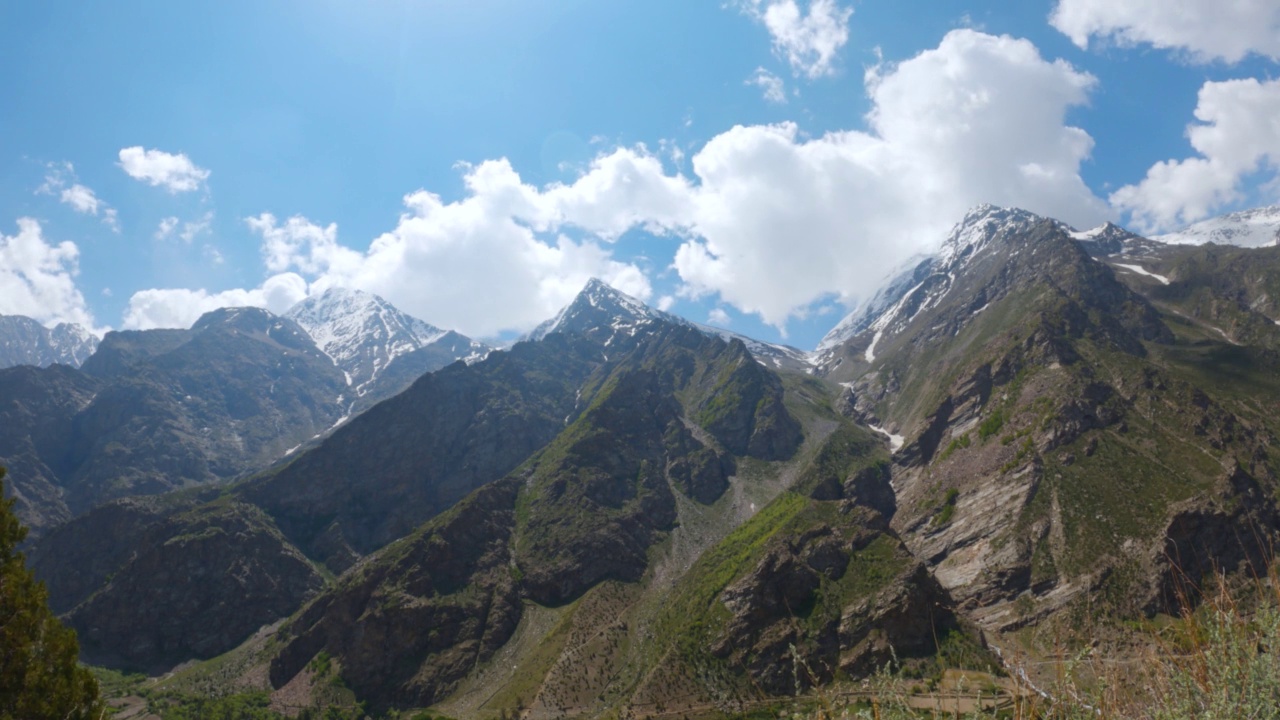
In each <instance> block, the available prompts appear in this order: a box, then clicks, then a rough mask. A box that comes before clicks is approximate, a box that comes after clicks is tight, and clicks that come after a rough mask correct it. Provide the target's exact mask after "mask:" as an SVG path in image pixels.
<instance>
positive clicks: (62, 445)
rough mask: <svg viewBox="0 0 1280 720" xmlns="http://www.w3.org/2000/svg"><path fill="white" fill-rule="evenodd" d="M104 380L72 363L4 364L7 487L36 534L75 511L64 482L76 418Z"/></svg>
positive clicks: (2, 447) (0, 429) (0, 438)
mask: <svg viewBox="0 0 1280 720" xmlns="http://www.w3.org/2000/svg"><path fill="white" fill-rule="evenodd" d="M100 387H101V385H100V383H98V382H97V381H95V380H94V379H93V378H90V377H87V376H85V375H84V374H82V373H79V372H77V371H75V370H73V369H72V368H70V367H66V366H62V365H55V366H53V367H49V368H44V369H41V368H36V367H33V366H19V367H14V368H9V369H6V370H0V398H3V400H0V465H3V466H4V467H7V468H9V482H7V483H5V491H6V493H8V494H10V495H12V497H13V498H14V499H15V500H16V501H17V503H16V506H15V512H16V514H17V516H18V517H19V518H20V519H21V520H22V522H23V523H24V524H25V525H27V526H28V527H29V528H31V531H32V535H33V536H37V537H38V536H39V535H40V534H42V533H43V532H45V531H47V530H48V529H50V528H52V527H54V526H56V525H58V524H59V523H62V522H65V521H67V520H68V519H70V517H71V508H70V507H68V504H67V499H68V498H67V497H66V493H65V490H64V488H63V481H62V477H63V472H64V471H65V469H66V467H67V465H68V464H69V458H68V457H67V456H68V452H67V448H66V438H67V437H69V436H70V435H71V434H72V427H73V426H72V419H73V418H74V417H75V414H76V413H77V412H79V411H80V410H81V409H82V408H84V407H85V406H86V405H88V404H89V403H90V402H92V400H93V398H94V396H95V395H96V394H97V393H98V391H99V389H100Z"/></svg>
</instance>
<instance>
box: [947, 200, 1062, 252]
mask: <svg viewBox="0 0 1280 720" xmlns="http://www.w3.org/2000/svg"><path fill="white" fill-rule="evenodd" d="M1043 221H1044V218H1043V217H1041V216H1040V215H1036V214H1035V213H1032V212H1028V211H1026V210H1023V209H1021V208H1006V207H999V206H996V205H991V204H985V203H984V204H982V205H979V206H977V207H975V208H973V209H972V210H970V211H969V212H967V213H965V216H964V218H963V219H962V220H961V221H960V222H959V223H958V224H957V225H956V226H955V227H954V228H952V229H951V232H950V233H948V234H947V238H946V240H943V241H942V248H941V249H940V250H939V251H938V259H939V261H940V263H941V264H942V265H949V264H952V263H955V262H958V261H961V260H963V259H964V258H966V257H968V256H971V255H973V254H975V253H977V252H979V251H981V250H982V249H983V248H985V247H986V246H987V245H988V244H989V243H990V242H991V241H992V240H995V239H996V238H997V237H1001V236H1005V237H1007V236H1009V235H1010V234H1013V233H1019V232H1023V231H1026V230H1027V229H1029V228H1030V227H1031V226H1033V225H1035V224H1036V223H1039V222H1043Z"/></svg>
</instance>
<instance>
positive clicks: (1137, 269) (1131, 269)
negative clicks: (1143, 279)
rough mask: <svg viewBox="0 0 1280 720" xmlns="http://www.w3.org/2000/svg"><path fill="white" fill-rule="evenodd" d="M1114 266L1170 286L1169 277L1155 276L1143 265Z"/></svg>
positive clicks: (1116, 264) (1120, 264) (1119, 264)
mask: <svg viewBox="0 0 1280 720" xmlns="http://www.w3.org/2000/svg"><path fill="white" fill-rule="evenodd" d="M1112 265H1115V266H1116V267H1119V268H1124V269H1125V270H1128V271H1129V272H1135V273H1137V274H1139V275H1146V276H1147V277H1149V278H1155V279H1156V280H1159V281H1160V282H1161V283H1162V284H1164V285H1168V284H1169V278H1167V277H1165V276H1163V275H1157V274H1155V273H1153V272H1151V271H1150V270H1148V269H1146V268H1144V267H1142V266H1141V265H1128V264H1126V263H1112Z"/></svg>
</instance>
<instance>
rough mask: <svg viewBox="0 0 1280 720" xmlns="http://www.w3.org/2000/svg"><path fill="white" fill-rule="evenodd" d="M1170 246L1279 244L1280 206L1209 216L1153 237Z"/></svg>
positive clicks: (1266, 245)
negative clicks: (1172, 231)
mask: <svg viewBox="0 0 1280 720" xmlns="http://www.w3.org/2000/svg"><path fill="white" fill-rule="evenodd" d="M1152 239H1153V240H1159V241H1160V242H1165V243H1169V244H1171V245H1203V244H1204V243H1210V242H1211V243H1217V244H1219V245H1237V246H1239V247H1247V248H1256V247H1269V246H1272V245H1278V244H1280V205H1270V206H1268V207H1260V208H1254V209H1252V210H1242V211H1240V212H1234V213H1229V214H1227V215H1222V216H1220V217H1215V218H1209V219H1208V220H1202V221H1200V222H1198V223H1195V224H1193V225H1190V226H1188V227H1185V228H1183V229H1182V230H1179V231H1178V232H1174V233H1169V234H1167V235H1157V236H1156V237H1154V238H1152Z"/></svg>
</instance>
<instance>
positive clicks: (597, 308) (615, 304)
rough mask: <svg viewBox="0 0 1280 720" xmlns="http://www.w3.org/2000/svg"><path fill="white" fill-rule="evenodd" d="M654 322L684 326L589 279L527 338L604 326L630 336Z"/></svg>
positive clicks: (676, 319) (536, 338) (681, 321)
mask: <svg viewBox="0 0 1280 720" xmlns="http://www.w3.org/2000/svg"><path fill="white" fill-rule="evenodd" d="M654 320H668V321H671V320H674V321H676V322H679V323H684V324H688V323H686V322H685V321H684V320H681V319H679V318H675V317H674V316H671V315H668V314H667V313H664V312H661V311H659V310H655V309H653V308H651V307H649V306H648V305H645V304H644V303H643V302H641V301H640V300H637V299H636V298H633V297H631V296H630V295H628V294H626V293H624V292H622V291H621V290H616V289H614V288H613V287H611V286H610V285H608V284H607V283H605V282H604V281H602V280H599V279H596V278H591V279H590V280H588V281H587V284H586V285H584V286H583V288H582V290H581V291H580V292H579V293H578V294H577V296H576V297H574V299H573V302H571V303H569V304H568V305H566V306H565V307H564V309H563V310H561V311H560V312H559V313H557V314H556V316H555V317H553V318H551V319H550V320H548V321H546V322H544V323H542V324H541V325H539V326H538V327H536V328H534V329H533V332H530V333H529V335H528V339H530V340H541V339H543V338H545V337H546V336H547V335H550V334H551V333H553V332H557V331H559V332H564V331H570V332H579V333H582V332H585V331H589V330H592V329H594V328H596V327H597V326H599V325H600V324H601V323H602V322H605V323H608V324H609V325H610V326H611V327H612V328H613V330H615V331H617V330H620V329H623V330H627V331H628V332H629V334H631V335H634V334H635V331H636V330H637V329H638V328H639V327H640V326H642V325H646V324H648V323H650V322H653V321H654Z"/></svg>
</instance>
